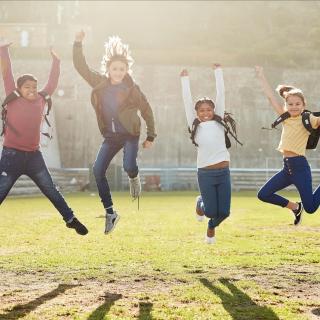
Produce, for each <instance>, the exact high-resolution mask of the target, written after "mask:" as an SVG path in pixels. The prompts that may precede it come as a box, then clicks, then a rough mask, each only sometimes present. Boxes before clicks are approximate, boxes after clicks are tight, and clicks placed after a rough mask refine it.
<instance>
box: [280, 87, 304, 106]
mask: <svg viewBox="0 0 320 320" xmlns="http://www.w3.org/2000/svg"><path fill="white" fill-rule="evenodd" d="M276 91H277V92H278V93H279V95H280V96H281V97H282V98H283V99H284V100H285V101H287V99H288V97H290V96H297V97H299V98H300V99H301V100H302V102H303V104H304V105H306V98H305V97H304V94H303V92H302V90H300V89H298V88H296V87H293V86H288V85H284V84H279V85H278V86H277V88H276Z"/></svg>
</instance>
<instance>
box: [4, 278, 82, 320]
mask: <svg viewBox="0 0 320 320" xmlns="http://www.w3.org/2000/svg"><path fill="white" fill-rule="evenodd" d="M74 287H77V285H73V284H59V286H58V287H57V288H56V289H54V290H52V291H50V292H48V293H46V294H44V295H42V296H41V297H39V298H36V299H34V300H32V301H30V302H28V303H26V304H17V305H15V306H14V307H13V308H12V309H11V310H10V311H9V312H7V313H6V314H0V320H9V319H19V318H22V317H25V316H26V315H27V314H28V313H30V312H31V311H33V310H35V309H36V308H37V307H39V306H40V305H41V304H43V303H45V302H46V301H48V300H52V299H54V298H55V297H57V296H58V295H60V294H62V293H64V292H65V291H66V290H68V289H71V288H74Z"/></svg>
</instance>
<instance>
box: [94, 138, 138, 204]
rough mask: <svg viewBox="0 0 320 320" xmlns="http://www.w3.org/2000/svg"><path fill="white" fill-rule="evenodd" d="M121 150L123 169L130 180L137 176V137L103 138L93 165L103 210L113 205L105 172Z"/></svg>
mask: <svg viewBox="0 0 320 320" xmlns="http://www.w3.org/2000/svg"><path fill="white" fill-rule="evenodd" d="M122 148H123V169H124V170H125V171H126V172H127V174H128V176H129V177H130V178H134V177H136V176H137V175H138V172H139V169H138V165H137V155H138V149H139V137H137V136H133V135H128V134H113V135H112V136H109V137H107V138H105V140H104V142H103V143H102V145H101V147H100V150H99V152H98V154H97V158H96V161H95V163H94V165H93V174H94V176H95V179H96V183H97V187H98V191H99V196H100V198H101V202H102V204H103V207H104V208H109V207H111V206H112V205H113V203H112V198H111V191H110V187H109V184H108V181H107V178H106V171H107V169H108V167H109V164H110V162H111V160H112V159H113V157H114V156H115V155H116V154H117V153H118V152H119V151H120V150H121V149H122Z"/></svg>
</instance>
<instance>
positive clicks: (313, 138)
mask: <svg viewBox="0 0 320 320" xmlns="http://www.w3.org/2000/svg"><path fill="white" fill-rule="evenodd" d="M310 114H313V115H314V116H316V117H319V116H320V112H311V111H309V110H304V111H303V112H302V113H301V116H302V124H303V126H304V127H305V128H306V130H308V131H309V132H310V136H309V138H308V141H307V147H306V149H316V147H317V144H318V141H319V138H320V127H318V128H317V129H313V128H312V126H311V123H310ZM290 117H291V116H290V113H289V112H288V111H286V112H284V113H282V114H281V115H280V116H279V117H278V118H277V119H276V120H275V121H274V122H273V123H272V124H271V128H272V129H274V128H276V126H277V125H278V124H280V123H281V122H283V121H284V120H287V119H288V118H290Z"/></svg>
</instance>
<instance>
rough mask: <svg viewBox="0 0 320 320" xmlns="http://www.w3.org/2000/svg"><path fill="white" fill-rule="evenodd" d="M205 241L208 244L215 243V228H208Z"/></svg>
mask: <svg viewBox="0 0 320 320" xmlns="http://www.w3.org/2000/svg"><path fill="white" fill-rule="evenodd" d="M205 242H206V243H208V244H214V243H215V242H216V238H215V230H214V228H208V229H207V234H206V236H205Z"/></svg>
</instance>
